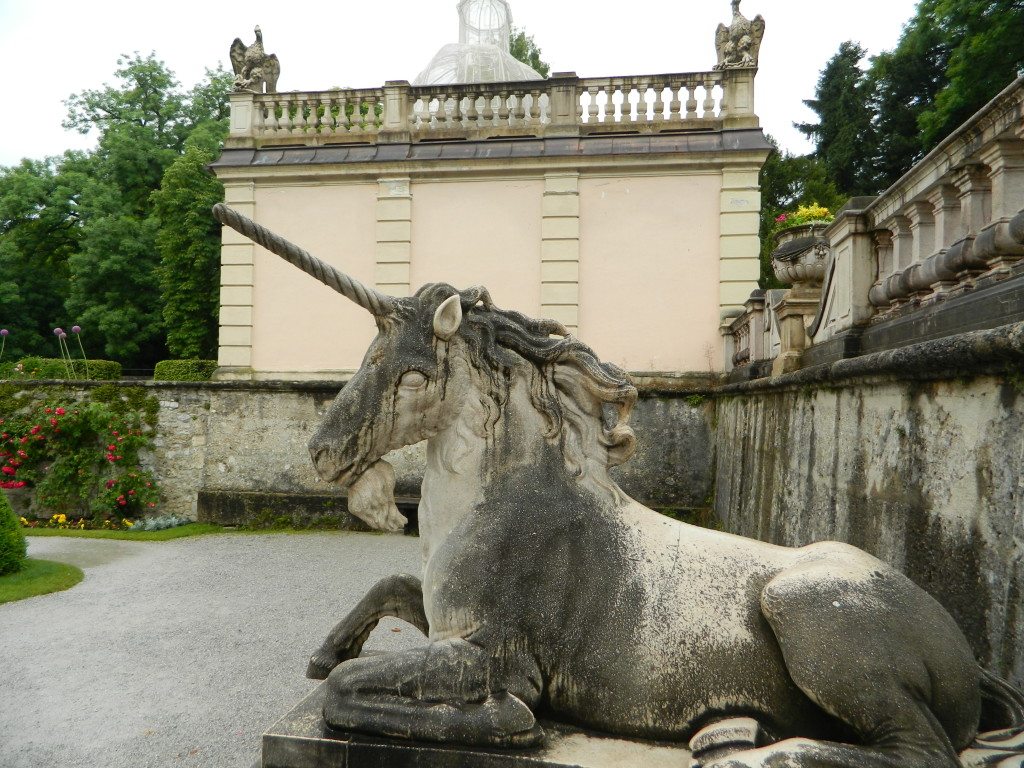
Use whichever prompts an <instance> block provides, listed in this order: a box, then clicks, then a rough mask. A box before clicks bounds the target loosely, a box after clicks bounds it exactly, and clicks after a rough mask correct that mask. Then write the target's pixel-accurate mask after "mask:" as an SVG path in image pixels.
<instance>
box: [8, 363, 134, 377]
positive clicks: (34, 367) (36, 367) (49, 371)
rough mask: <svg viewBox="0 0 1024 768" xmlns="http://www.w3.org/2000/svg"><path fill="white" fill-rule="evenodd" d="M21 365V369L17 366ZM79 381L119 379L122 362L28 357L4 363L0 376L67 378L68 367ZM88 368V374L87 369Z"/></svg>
mask: <svg viewBox="0 0 1024 768" xmlns="http://www.w3.org/2000/svg"><path fill="white" fill-rule="evenodd" d="M18 365H20V366H21V371H20V372H18V371H17V370H16V367H17V366H18ZM69 368H70V369H71V373H72V374H73V376H72V378H73V379H76V380H79V381H86V380H93V381H117V380H119V379H120V378H121V364H120V363H115V362H114V361H113V360H90V361H89V362H88V365H87V364H86V362H85V361H84V360H72V361H71V362H70V363H68V362H66V361H64V360H61V359H60V358H56V357H26V358H23V359H21V360H19V361H18V362H17V363H15V364H11V363H4V364H3V365H2V367H0V378H4V379H66V378H68V369H69ZM87 369H88V374H86V370H87Z"/></svg>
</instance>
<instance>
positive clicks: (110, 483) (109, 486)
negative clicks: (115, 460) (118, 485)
mask: <svg viewBox="0 0 1024 768" xmlns="http://www.w3.org/2000/svg"><path fill="white" fill-rule="evenodd" d="M113 487H114V481H113V480H107V490H108V491H109V490H110V489H111V488H113Z"/></svg>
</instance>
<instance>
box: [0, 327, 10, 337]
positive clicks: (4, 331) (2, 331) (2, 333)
mask: <svg viewBox="0 0 1024 768" xmlns="http://www.w3.org/2000/svg"><path fill="white" fill-rule="evenodd" d="M9 333H10V331H8V330H7V329H6V328H3V329H0V336H6V335H7V334H9Z"/></svg>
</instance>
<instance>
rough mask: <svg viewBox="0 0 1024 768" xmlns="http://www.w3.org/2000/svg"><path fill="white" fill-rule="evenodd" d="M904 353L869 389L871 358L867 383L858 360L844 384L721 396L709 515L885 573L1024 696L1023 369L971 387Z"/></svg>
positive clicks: (822, 375) (923, 354)
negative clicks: (862, 556) (933, 609)
mask: <svg viewBox="0 0 1024 768" xmlns="http://www.w3.org/2000/svg"><path fill="white" fill-rule="evenodd" d="M1017 331H1018V333H1017V339H1016V342H1017V343H1018V345H1019V342H1020V341H1021V338H1020V336H1021V333H1020V332H1019V331H1020V329H1019V328H1018V329H1017ZM944 343H945V344H946V345H947V347H948V349H947V351H948V352H949V353H950V356H951V357H952V356H955V353H956V352H957V349H956V343H953V344H950V342H948V341H947V342H944ZM959 352H960V355H961V361H964V360H966V361H967V362H968V363H970V355H969V354H967V353H966V352H965V349H964V348H963V345H962V344H961V348H960V349H959ZM901 354H902V355H903V358H904V365H903V366H902V370H901V371H900V372H899V374H898V377H893V376H892V375H891V374H892V373H893V371H892V370H889V376H888V377H886V378H880V376H881V374H882V372H883V371H884V370H885V369H886V368H887V367H888V368H892V367H893V360H891V359H889V360H888V361H887V358H885V357H884V356H877V357H876V359H875V360H874V361H873V362H874V375H871V365H872V361H868V360H865V359H863V358H862V359H861V362H860V363H859V365H860V366H861V368H862V369H863V370H862V371H861V373H863V374H864V375H862V376H858V377H855V378H845V377H843V376H840V375H837V374H839V373H841V370H836V368H835V366H834V367H833V369H832V371H831V372H829V371H824V372H823V371H822V370H818V371H817V372H813V371H812V372H807V375H805V376H804V377H803V380H801V378H800V376H799V375H798V376H794V377H783V378H781V379H778V380H775V382H774V383H772V384H768V385H762V386H752V385H746V386H735V387H731V388H727V389H728V390H729V392H728V393H727V394H725V395H723V396H721V397H719V398H718V399H717V402H716V419H717V425H716V431H715V442H716V456H717V460H716V477H717V483H716V486H717V494H716V498H715V510H716V513H717V515H718V516H719V518H720V519H721V520H722V522H723V523H724V524H725V527H726V528H727V529H728V530H730V531H732V532H735V533H739V534H742V535H745V536H752V537H755V538H759V539H763V540H766V541H771V542H774V543H778V544H785V545H790V546H800V545H803V544H807V543H810V542H813V541H819V540H823V539H838V540H842V541H846V542H849V543H851V544H854V545H856V546H859V547H862V548H864V549H866V550H867V551H869V552H871V553H872V554H874V555H876V556H878V557H880V558H882V559H883V560H886V561H888V562H890V563H892V564H893V565H894V566H896V567H897V568H899V569H900V570H902V571H903V572H905V573H906V574H907V575H908V576H910V578H911V579H913V580H914V581H915V582H917V583H918V584H919V585H921V586H922V587H924V588H925V589H927V590H928V591H929V592H931V593H932V594H933V595H934V596H935V597H936V598H938V600H939V601H940V602H941V603H942V604H943V605H945V606H946V608H947V609H949V611H950V612H951V613H952V614H953V615H954V616H955V617H956V618H957V619H958V621H959V622H960V624H961V626H962V627H963V628H964V629H965V630H966V632H967V634H968V637H969V638H970V639H971V642H972V644H973V646H974V650H975V652H976V654H977V655H978V658H979V659H981V660H982V662H983V663H985V664H986V665H988V666H990V667H991V668H992V669H993V670H994V671H996V672H997V673H999V674H1002V675H1006V676H1008V677H1010V678H1011V679H1013V680H1014V681H1015V682H1016V683H1018V684H1021V683H1024V641H1022V640H1021V638H1024V611H1022V610H1021V609H1022V608H1024V605H1022V602H1021V601H1022V588H1024V475H1022V467H1024V380H1022V378H1021V377H1020V373H1019V371H1020V370H1021V369H1020V367H1019V362H1018V363H1017V366H1018V367H1017V371H1018V372H1017V373H1014V372H1012V371H1011V372H1010V373H1008V374H1007V373H1001V374H988V375H979V374H978V373H975V374H974V375H971V374H970V373H969V372H968V371H964V370H957V367H956V365H955V364H953V363H952V360H947V361H945V362H944V361H943V359H942V352H941V350H940V349H938V348H937V345H935V344H933V345H918V348H917V349H916V350H911V351H910V352H906V351H904V352H903V353H901ZM915 356H916V358H917V360H916V362H915V360H914V358H915ZM936 358H937V359H936ZM926 360H930V362H928V363H926V362H925V361H926ZM841 365H842V364H837V366H841ZM944 365H948V367H947V368H946V370H945V372H944V373H943V372H942V371H941V369H942V367H943V366H944ZM823 368H824V367H823ZM814 377H817V378H818V379H819V380H818V381H816V382H811V381H809V379H812V378H814Z"/></svg>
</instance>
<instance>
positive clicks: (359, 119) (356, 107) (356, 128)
mask: <svg viewBox="0 0 1024 768" xmlns="http://www.w3.org/2000/svg"><path fill="white" fill-rule="evenodd" d="M351 131H352V133H362V132H363V97H362V96H360V95H358V94H356V95H354V96H353V97H352V128H351Z"/></svg>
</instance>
